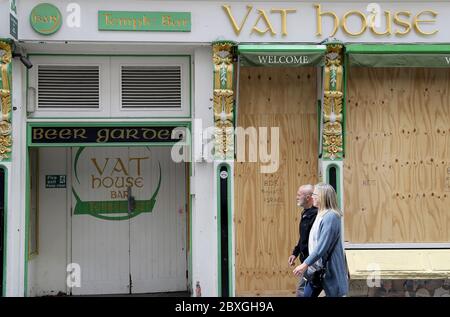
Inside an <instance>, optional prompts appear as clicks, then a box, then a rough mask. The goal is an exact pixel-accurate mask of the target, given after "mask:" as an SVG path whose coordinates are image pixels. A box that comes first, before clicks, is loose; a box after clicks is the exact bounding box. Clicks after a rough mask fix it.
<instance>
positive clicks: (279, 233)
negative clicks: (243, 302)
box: [234, 67, 318, 296]
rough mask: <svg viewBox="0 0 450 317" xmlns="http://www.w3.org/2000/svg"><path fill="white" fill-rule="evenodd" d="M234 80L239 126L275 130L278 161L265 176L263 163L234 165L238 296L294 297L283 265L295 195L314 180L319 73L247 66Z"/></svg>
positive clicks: (295, 213)
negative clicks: (277, 164) (237, 95)
mask: <svg viewBox="0 0 450 317" xmlns="http://www.w3.org/2000/svg"><path fill="white" fill-rule="evenodd" d="M239 80H240V84H239V91H240V94H239V108H238V111H237V123H238V124H237V125H238V126H240V127H243V128H248V127H256V128H257V129H259V127H268V129H269V130H268V131H270V127H279V136H280V137H279V140H280V141H279V158H280V162H279V169H278V170H277V171H276V172H275V173H268V174H263V173H261V169H260V168H261V166H262V165H263V166H264V165H266V164H264V163H261V162H236V165H235V189H234V190H235V219H234V221H235V228H236V237H235V238H236V294H237V295H238V296H243V295H247V296H248V295H249V294H252V295H257V294H291V295H292V294H295V290H296V284H297V279H296V278H295V277H294V276H293V274H292V270H293V268H292V267H290V266H289V265H288V264H287V260H288V257H289V255H290V254H291V251H292V249H293V247H294V246H295V244H296V243H297V241H298V222H299V215H300V210H299V208H298V207H296V192H297V189H298V187H299V185H301V184H305V183H312V184H314V183H316V182H317V170H318V168H317V157H318V127H317V126H318V122H317V120H318V119H317V96H316V70H315V69H314V68H301V69H300V68H299V69H287V68H251V67H249V68H242V69H241V71H240V78H239ZM268 133H269V135H270V132H268ZM259 146H261V143H259ZM268 148H269V151H270V145H269V146H268ZM239 150H241V148H239V147H238V148H237V151H239ZM247 150H248V145H247ZM247 160H248V153H247ZM258 160H259V158H258Z"/></svg>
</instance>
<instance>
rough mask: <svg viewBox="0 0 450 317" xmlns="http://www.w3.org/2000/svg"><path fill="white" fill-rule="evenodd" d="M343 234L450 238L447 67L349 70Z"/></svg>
mask: <svg viewBox="0 0 450 317" xmlns="http://www.w3.org/2000/svg"><path fill="white" fill-rule="evenodd" d="M348 78H349V82H348V95H347V118H346V128H347V136H346V158H345V162H344V167H345V169H344V189H345V190H344V203H345V239H346V240H347V241H349V242H352V243H366V242H367V243H384V242H388V243H400V242H404V243H409V242H449V241H450V209H449V206H450V70H449V69H424V68H397V69H392V68H391V69H390V68H377V69H369V68H359V67H354V68H351V69H350V72H349V75H348Z"/></svg>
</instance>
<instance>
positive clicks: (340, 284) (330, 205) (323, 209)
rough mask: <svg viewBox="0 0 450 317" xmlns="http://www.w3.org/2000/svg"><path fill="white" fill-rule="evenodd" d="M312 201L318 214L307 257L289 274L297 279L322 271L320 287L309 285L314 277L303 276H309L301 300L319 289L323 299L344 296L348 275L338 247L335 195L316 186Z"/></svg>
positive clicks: (326, 187) (329, 188)
mask: <svg viewBox="0 0 450 317" xmlns="http://www.w3.org/2000/svg"><path fill="white" fill-rule="evenodd" d="M312 198H313V204H314V206H316V207H317V208H318V210H319V211H318V213H317V217H316V220H315V221H314V224H313V226H312V228H311V232H310V235H309V241H308V249H309V256H308V257H307V258H306V259H305V261H304V262H303V263H302V264H300V265H298V266H297V267H296V268H295V269H294V271H293V273H294V275H295V276H300V275H304V274H305V272H306V271H307V270H308V272H313V271H320V269H321V268H324V270H325V274H324V275H323V280H321V285H317V283H312V282H311V281H312V279H311V277H312V276H313V275H314V274H312V273H311V274H306V275H307V276H309V277H308V278H307V282H306V286H305V295H304V296H305V297H317V296H318V295H319V293H320V292H321V291H322V288H323V289H324V290H325V294H326V295H327V296H330V297H340V296H346V295H347V293H348V272H347V266H346V261H345V255H344V247H343V245H342V231H341V217H342V216H343V214H342V211H341V210H340V209H339V207H338V204H337V198H336V192H335V190H334V188H333V187H332V186H331V185H329V184H325V183H319V184H317V185H316V186H315V187H314V192H313V194H312ZM308 272H306V273H308ZM315 280H317V279H315Z"/></svg>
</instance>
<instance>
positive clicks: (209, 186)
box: [191, 46, 218, 296]
mask: <svg viewBox="0 0 450 317" xmlns="http://www.w3.org/2000/svg"><path fill="white" fill-rule="evenodd" d="M212 92H213V67H212V48H211V46H206V47H201V48H197V49H196V50H195V53H194V105H195V106H194V118H196V119H201V123H202V126H203V129H206V128H207V127H208V126H213V110H212V105H213V102H212ZM195 141H196V140H194V142H195ZM193 147H195V144H194V145H193ZM193 170H194V171H193V173H194V175H193V180H192V183H191V184H192V185H193V186H192V185H191V193H192V194H193V195H192V196H191V197H192V252H193V254H192V274H193V279H192V281H193V284H194V285H192V287H193V291H194V292H193V296H195V285H196V283H197V281H199V282H200V287H201V290H202V296H217V288H218V283H217V281H218V280H217V273H218V272H217V208H216V194H215V193H216V192H215V186H216V185H215V180H214V164H213V163H208V162H197V163H194V164H193Z"/></svg>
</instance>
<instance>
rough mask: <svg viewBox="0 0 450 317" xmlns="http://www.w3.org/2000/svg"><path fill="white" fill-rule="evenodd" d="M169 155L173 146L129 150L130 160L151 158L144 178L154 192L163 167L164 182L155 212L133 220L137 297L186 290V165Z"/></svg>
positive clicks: (132, 260) (132, 253) (133, 271)
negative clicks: (145, 294)
mask: <svg viewBox="0 0 450 317" xmlns="http://www.w3.org/2000/svg"><path fill="white" fill-rule="evenodd" d="M170 154H171V148H170V147H154V148H151V149H150V150H149V151H147V152H145V151H144V150H143V149H142V148H131V149H130V156H131V157H149V160H147V161H146V163H145V164H148V165H149V166H150V168H148V169H146V171H147V172H145V170H144V171H143V175H142V176H143V177H144V178H145V179H148V180H149V182H151V184H150V187H151V188H152V190H151V192H153V188H156V187H157V184H158V183H159V167H158V166H159V164H161V183H160V188H159V191H158V194H157V196H156V203H155V206H154V208H153V210H152V212H150V213H142V214H140V215H139V216H136V217H135V218H132V219H131V220H130V229H131V231H130V232H131V236H130V269H131V271H130V272H131V280H132V292H133V293H134V294H135V293H153V292H174V291H186V290H187V277H186V270H187V258H186V220H187V210H186V208H187V205H186V168H185V167H186V166H185V163H175V162H173V160H172V159H171V156H170ZM152 184H154V185H152ZM133 195H139V193H138V192H134V193H133Z"/></svg>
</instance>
